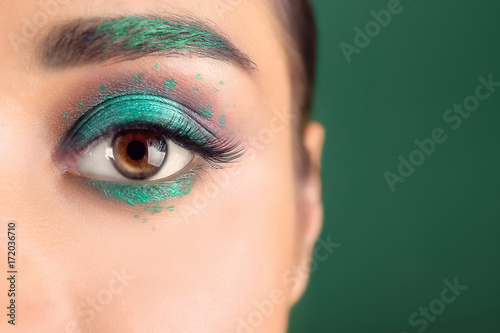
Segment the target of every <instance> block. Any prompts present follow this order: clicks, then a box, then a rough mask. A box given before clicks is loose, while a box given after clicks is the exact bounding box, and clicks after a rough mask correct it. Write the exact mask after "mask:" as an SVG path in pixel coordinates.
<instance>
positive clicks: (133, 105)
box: [65, 94, 214, 149]
mask: <svg viewBox="0 0 500 333" xmlns="http://www.w3.org/2000/svg"><path fill="white" fill-rule="evenodd" d="M208 115H212V112H211V111H210V110H208V109H206V111H204V113H202V114H201V115H198V114H196V113H195V112H193V111H191V110H190V109H188V108H186V107H184V106H183V105H181V104H179V103H176V102H174V101H172V100H170V99H167V98H164V97H160V96H154V95H147V94H132V95H125V96H119V97H113V98H111V99H109V100H107V101H105V102H103V103H101V104H100V105H98V106H97V107H95V108H94V109H93V110H90V111H89V112H87V113H86V114H84V115H83V116H82V117H81V119H79V121H78V122H77V123H76V125H75V126H74V127H73V128H72V130H71V131H70V133H69V135H68V136H67V138H66V141H65V145H66V146H67V147H68V148H72V149H79V148H83V147H85V146H87V145H88V144H90V143H91V142H92V141H94V140H95V139H97V138H99V137H100V136H102V135H104V134H106V133H108V132H111V131H113V130H119V129H123V128H124V127H128V126H130V125H131V124H133V125H134V126H136V127H139V126H151V127H156V128H158V127H159V128H162V129H163V130H165V131H175V132H176V133H179V135H182V136H187V137H189V138H190V139H191V140H193V141H195V142H196V143H197V144H199V145H208V144H209V142H210V141H211V140H213V139H214V136H213V135H212V134H211V133H212V129H205V128H204V127H203V126H202V125H201V124H202V123H203V121H202V118H206V117H208ZM205 124H206V122H205ZM206 125H208V124H206Z"/></svg>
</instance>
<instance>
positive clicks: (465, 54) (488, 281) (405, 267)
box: [289, 0, 500, 333]
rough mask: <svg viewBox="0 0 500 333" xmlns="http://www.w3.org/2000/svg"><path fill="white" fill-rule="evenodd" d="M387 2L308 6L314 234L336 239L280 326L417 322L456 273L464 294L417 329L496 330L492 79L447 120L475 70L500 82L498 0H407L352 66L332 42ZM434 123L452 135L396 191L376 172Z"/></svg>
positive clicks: (499, 293)
mask: <svg viewBox="0 0 500 333" xmlns="http://www.w3.org/2000/svg"><path fill="white" fill-rule="evenodd" d="M313 1H314V0H313ZM387 4H388V1H387V0H382V1H380V0H376V1H352V0H334V1H327V0H323V1H318V0H316V1H315V2H314V5H315V12H316V17H317V21H318V25H319V33H320V52H319V64H318V79H317V94H316V99H315V106H314V118H315V119H316V120H318V121H320V122H322V123H323V124H324V125H325V127H326V129H327V138H326V146H325V150H324V157H323V186H324V188H323V195H324V203H325V220H324V229H323V232H322V235H321V238H323V239H325V240H326V238H327V236H330V237H331V239H332V241H334V242H336V243H340V244H341V246H340V247H339V248H338V249H336V250H335V252H334V253H333V254H332V255H331V256H330V257H329V258H328V260H326V261H324V262H320V263H319V265H318V267H317V269H315V270H314V271H313V272H312V276H311V281H310V285H309V287H308V289H307V291H306V294H305V295H304V297H303V299H302V300H301V301H300V302H299V303H298V305H297V306H295V307H294V309H293V311H292V315H291V320H290V329H289V332H292V333H295V332H301V333H302V332H313V333H317V332H395V333H400V332H403V331H406V332H408V333H411V332H417V329H418V328H421V326H420V325H418V326H412V325H410V323H409V320H408V318H409V316H410V315H411V314H412V313H413V312H415V311H417V310H418V308H419V307H428V306H429V303H430V302H431V301H432V300H434V299H436V298H439V297H440V295H441V291H442V290H443V288H444V287H445V285H444V284H443V280H445V279H448V280H450V281H453V279H454V278H455V277H458V281H459V283H460V284H464V285H467V287H468V288H467V290H465V291H463V293H462V294H461V295H460V296H459V297H457V299H456V300H455V301H454V302H453V303H451V304H448V305H446V307H445V310H444V312H443V313H442V314H440V315H438V316H437V318H436V319H435V320H434V321H433V322H429V323H428V327H427V328H426V329H425V330H424V331H425V332H429V333H430V332H433V333H437V332H440V333H442V332H449V333H461V332H474V333H476V332H479V333H483V332H486V333H489V332H500V276H499V273H500V269H499V264H500V260H499V258H498V255H499V254H500V245H499V241H498V238H499V236H500V204H499V197H500V196H499V185H500V174H499V170H500V158H499V149H498V144H499V142H500V140H499V139H500V131H499V130H498V127H499V125H500V88H498V91H496V92H495V93H493V94H492V95H491V97H490V98H489V99H487V100H486V101H484V102H481V105H480V107H479V109H478V110H477V111H475V112H474V113H473V114H471V116H470V117H469V118H468V119H464V121H463V123H462V126H461V127H460V128H459V129H457V130H453V129H452V128H451V126H450V124H448V123H446V122H444V120H443V113H444V112H445V111H446V110H447V109H448V108H451V107H452V106H453V104H455V103H463V101H464V99H465V98H466V97H467V96H469V95H473V94H474V91H475V88H476V86H477V85H478V84H479V82H478V80H477V78H478V76H479V75H482V76H484V77H487V76H488V75H489V74H492V75H493V79H494V80H495V81H497V82H500V66H499V60H500V47H499V46H498V44H499V38H498V33H499V32H500V19H499V15H500V3H498V2H497V1H493V0H489V1H456V0H455V1H452V0H447V1H445V0H442V1H431V0H413V1H409V0H402V1H401V4H402V6H403V8H404V9H403V11H402V12H401V13H400V14H398V15H393V17H392V21H391V22H390V24H389V25H388V26H387V27H385V28H382V30H381V32H380V33H379V34H378V36H376V37H374V38H372V40H371V42H370V44H369V45H368V46H367V47H366V48H364V49H362V50H361V53H360V54H354V55H353V56H352V62H351V63H350V64H348V63H347V61H346V58H345V57H344V55H343V53H342V51H341V50H340V47H339V44H340V43H341V42H346V43H349V44H354V41H353V39H354V35H355V32H354V30H353V28H354V27H355V26H359V27H362V28H364V26H365V25H366V23H368V22H369V21H371V20H373V18H372V17H371V15H370V11H371V10H375V11H379V10H381V9H384V8H387ZM438 127H439V128H442V129H443V130H444V131H445V132H446V134H447V135H448V140H447V141H446V142H445V143H443V144H439V145H437V147H436V151H435V153H434V154H433V155H432V156H430V157H427V158H426V160H425V162H424V163H423V164H422V165H421V166H419V167H417V168H416V170H415V172H414V174H413V175H411V176H410V177H408V178H407V180H406V181H405V182H404V183H402V184H401V183H399V184H397V185H396V191H395V192H394V193H393V192H391V190H390V189H389V186H388V185H387V182H386V181H385V178H384V172H385V171H391V172H394V173H396V172H397V167H398V164H399V162H398V156H399V155H403V156H404V157H405V158H408V156H409V154H410V153H411V152H412V151H413V150H415V149H416V146H415V144H414V140H415V139H419V140H423V139H425V138H428V137H430V135H431V132H432V130H433V129H434V128H438ZM419 318H420V317H419Z"/></svg>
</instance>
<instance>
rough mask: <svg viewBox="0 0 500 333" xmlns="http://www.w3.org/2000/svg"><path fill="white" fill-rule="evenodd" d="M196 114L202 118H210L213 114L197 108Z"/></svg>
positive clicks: (207, 110) (205, 109)
mask: <svg viewBox="0 0 500 333" xmlns="http://www.w3.org/2000/svg"><path fill="white" fill-rule="evenodd" d="M198 114H199V115H200V116H202V117H203V118H212V117H213V116H214V114H213V113H212V111H210V110H209V109H207V108H198Z"/></svg>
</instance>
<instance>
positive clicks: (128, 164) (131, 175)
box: [75, 129, 195, 182]
mask: <svg viewBox="0 0 500 333" xmlns="http://www.w3.org/2000/svg"><path fill="white" fill-rule="evenodd" d="M194 156H195V155H194V154H193V152H191V151H190V150H188V149H185V148H183V147H181V146H180V145H178V144H176V143H174V142H173V141H172V140H169V139H167V138H166V137H165V136H164V135H163V134H161V133H157V131H154V130H147V129H135V130H125V131H120V132H117V133H116V134H114V135H113V136H108V137H107V138H104V139H102V140H98V141H97V142H96V143H94V144H91V145H90V146H89V147H88V148H87V149H86V150H85V151H84V152H83V153H82V154H80V156H78V157H77V158H76V163H75V164H76V168H77V171H78V172H79V173H80V174H82V175H84V176H88V177H93V178H98V179H105V180H109V181H122V182H124V181H130V180H135V181H157V180H163V179H167V178H169V177H171V176H173V175H175V174H177V173H179V172H180V171H182V170H183V169H185V168H186V167H187V166H188V165H189V164H190V162H191V161H193V159H194Z"/></svg>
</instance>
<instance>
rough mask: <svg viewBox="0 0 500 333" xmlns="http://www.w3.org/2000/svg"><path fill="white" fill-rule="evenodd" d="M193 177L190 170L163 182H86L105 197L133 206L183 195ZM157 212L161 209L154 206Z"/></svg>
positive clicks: (191, 182) (189, 189)
mask: <svg viewBox="0 0 500 333" xmlns="http://www.w3.org/2000/svg"><path fill="white" fill-rule="evenodd" d="M195 177H196V174H195V172H193V171H191V172H188V173H186V174H184V175H182V176H179V177H178V178H176V179H174V180H171V181H167V182H163V183H149V184H125V183H115V182H108V181H100V180H88V183H89V184H90V185H91V186H92V187H94V188H95V189H97V190H98V191H99V192H101V194H102V195H103V196H104V197H105V198H110V199H112V200H116V201H121V202H124V203H126V204H129V205H130V206H135V205H138V204H151V203H157V202H161V201H164V200H167V199H172V198H180V197H183V196H185V195H187V194H189V193H190V192H191V185H192V184H193V181H194V179H195ZM159 212H161V209H159V208H158V207H155V208H154V210H153V213H152V214H155V213H159Z"/></svg>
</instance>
